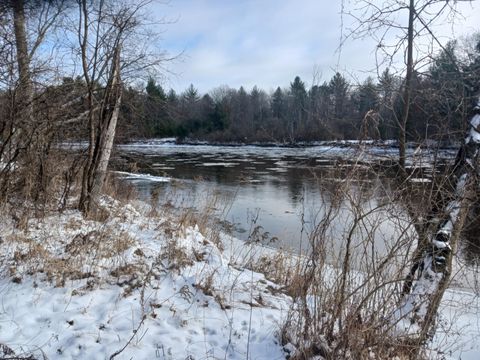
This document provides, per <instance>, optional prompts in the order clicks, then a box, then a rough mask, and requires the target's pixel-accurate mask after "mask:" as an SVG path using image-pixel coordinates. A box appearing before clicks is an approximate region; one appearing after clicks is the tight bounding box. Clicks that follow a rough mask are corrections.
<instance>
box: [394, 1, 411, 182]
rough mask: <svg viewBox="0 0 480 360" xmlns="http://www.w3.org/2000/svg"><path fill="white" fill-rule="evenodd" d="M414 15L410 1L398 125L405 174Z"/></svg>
mask: <svg viewBox="0 0 480 360" xmlns="http://www.w3.org/2000/svg"><path fill="white" fill-rule="evenodd" d="M414 13H415V2H414V0H410V5H409V7H408V41H407V74H406V76H405V88H404V92H403V109H402V110H403V111H402V118H401V119H400V123H399V133H398V151H399V154H398V157H399V158H398V163H399V165H400V169H401V171H402V172H403V173H405V159H406V147H407V146H406V142H407V136H406V134H407V121H408V116H409V112H410V102H411V97H412V77H413V18H414Z"/></svg>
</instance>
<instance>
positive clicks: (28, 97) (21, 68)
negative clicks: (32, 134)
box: [12, 0, 33, 125]
mask: <svg viewBox="0 0 480 360" xmlns="http://www.w3.org/2000/svg"><path fill="white" fill-rule="evenodd" d="M12 7H13V25H14V32H15V45H16V50H17V64H18V74H19V84H18V92H17V94H18V95H17V102H18V104H19V108H20V110H21V111H22V112H23V113H24V116H22V120H23V121H22V123H23V122H25V121H29V120H30V119H31V118H32V117H33V109H32V100H33V86H32V79H31V76H30V57H29V54H28V46H27V35H26V30H25V29H26V20H25V4H24V2H23V0H15V1H12ZM21 125H24V124H21Z"/></svg>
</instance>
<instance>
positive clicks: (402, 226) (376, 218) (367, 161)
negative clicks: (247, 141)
mask: <svg viewBox="0 0 480 360" xmlns="http://www.w3.org/2000/svg"><path fill="white" fill-rule="evenodd" d="M440 155H441V156H437V157H436V158H435V159H436V160H440V161H443V162H445V160H446V159H448V158H453V156H454V152H444V153H441V154H440ZM416 156H418V155H416ZM422 156H423V157H422V158H420V159H417V163H416V166H415V167H414V168H413V170H412V171H411V172H412V178H413V179H414V180H415V179H417V180H418V181H416V182H415V181H412V182H411V184H412V189H417V190H418V191H419V193H418V194H423V193H425V192H428V191H429V187H430V186H431V182H429V181H428V179H429V178H431V177H432V176H434V175H435V172H434V171H433V170H432V169H434V168H435V167H434V166H433V164H432V161H433V160H432V159H433V156H432V155H430V154H428V153H426V154H423V155H422ZM395 157H396V150H392V149H388V148H387V149H381V148H378V149H377V148H371V149H370V150H369V152H365V151H362V149H360V150H358V149H357V150H355V149H350V148H332V147H330V148H325V147H314V148H299V149H282V148H255V147H215V146H175V145H169V146H158V147H152V146H145V147H142V146H126V147H122V148H121V149H120V151H119V156H118V157H117V159H116V162H115V166H116V167H117V169H119V170H123V171H131V170H134V171H136V172H140V173H148V174H151V175H156V176H166V177H169V178H172V179H173V181H171V182H168V183H159V182H152V181H141V180H138V181H136V182H135V185H136V187H137V189H138V192H139V194H140V196H141V197H142V198H143V199H144V200H147V201H150V199H151V198H152V194H153V193H155V194H156V196H157V195H158V199H159V203H160V205H163V204H165V203H168V204H170V205H173V206H176V207H197V208H201V204H202V202H206V201H211V198H212V196H213V197H214V198H216V199H220V201H216V202H215V203H216V204H217V205H218V204H223V206H219V208H218V215H219V217H224V218H225V219H226V220H228V221H229V222H231V223H232V224H234V227H233V229H234V230H233V234H234V235H235V236H237V237H239V238H241V239H247V238H248V235H249V229H251V227H252V222H253V221H256V223H257V224H261V225H262V227H263V229H264V231H266V232H268V233H269V234H270V236H271V237H275V238H278V239H279V241H278V244H277V246H284V247H293V248H295V249H300V248H302V249H305V248H307V247H308V243H307V240H306V239H307V237H308V234H311V233H313V232H314V231H315V226H316V225H317V224H318V223H319V222H320V220H321V219H322V218H323V217H324V216H325V214H326V211H327V210H328V208H329V207H330V206H333V207H336V208H337V210H338V211H336V216H335V219H334V221H332V224H331V227H332V231H333V232H335V234H332V236H335V237H336V238H339V239H342V238H344V237H345V233H347V232H348V230H349V226H350V224H352V222H353V220H354V215H355V214H354V213H353V212H352V207H354V206H356V205H360V206H361V208H362V211H369V210H371V209H375V208H377V207H379V206H381V208H379V209H377V210H375V211H374V212H373V213H372V215H371V216H370V218H369V219H368V221H369V225H371V226H373V227H374V229H375V234H376V235H375V236H378V239H381V241H380V242H379V241H377V240H376V239H373V240H372V241H374V242H377V244H376V247H377V248H376V250H375V251H387V250H388V248H389V246H392V244H389V243H388V241H389V240H388V239H390V240H391V242H392V243H395V242H396V241H398V239H399V237H401V236H411V229H409V227H411V225H410V221H409V217H408V215H407V213H406V212H405V210H404V209H403V208H402V207H401V206H398V201H397V200H399V199H396V200H395V201H393V200H392V196H395V195H393V193H394V191H393V190H392V186H393V185H392V183H393V182H395V178H396V176H395V175H396V174H395V172H394V170H392V167H391V166H390V165H391V164H392V163H393V160H392V158H395ZM373 160H375V161H373ZM352 162H355V164H356V165H357V166H356V167H355V174H351V172H352V171H353V170H352V166H351V165H352ZM347 179H349V181H348V182H346V180H347ZM342 187H344V188H343V191H342V192H341V193H343V194H348V196H346V197H345V196H344V197H342V198H339V196H338V194H339V191H338V190H339V189H341V188H342ZM418 194H417V195H414V196H412V197H411V198H408V199H407V198H405V201H407V202H415V201H417V202H421V201H422V197H421V196H418ZM209 198H210V200H209ZM419 205H420V206H421V205H422V204H419ZM406 229H407V230H408V231H406ZM356 231H357V232H358V233H357V234H356V237H357V238H359V239H365V238H368V236H370V235H369V234H367V233H366V232H365V229H363V230H362V229H357V230H356ZM401 234H403V235H401ZM378 242H379V243H378ZM337 245H338V249H337V250H338V251H340V249H341V245H342V244H341V242H339V243H338V244H337Z"/></svg>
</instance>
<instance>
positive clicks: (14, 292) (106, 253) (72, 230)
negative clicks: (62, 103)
mask: <svg viewBox="0 0 480 360" xmlns="http://www.w3.org/2000/svg"><path fill="white" fill-rule="evenodd" d="M103 206H104V207H105V208H106V209H107V210H108V211H109V213H110V216H109V217H108V219H107V220H106V221H104V222H96V221H93V220H85V219H84V218H83V217H82V216H81V214H80V213H78V212H77V211H74V210H68V211H66V212H64V213H63V214H58V213H57V214H52V215H49V216H47V217H46V218H44V219H31V221H30V223H29V228H28V230H27V231H26V232H20V231H18V230H16V229H15V228H14V226H13V224H12V223H10V222H7V221H3V222H1V223H0V234H1V241H0V264H2V267H1V268H0V273H1V274H2V277H1V279H0V300H1V307H0V344H5V345H7V346H9V347H10V348H11V349H13V350H14V351H15V352H16V354H30V353H33V354H34V355H36V356H37V357H38V358H42V357H43V356H45V357H46V358H48V359H106V358H109V357H110V356H111V355H112V354H114V353H115V352H118V351H120V350H122V349H123V348H124V349H123V351H122V352H121V353H120V354H119V355H118V357H117V359H131V358H133V359H157V358H158V359H162V360H164V359H169V360H170V359H171V360H174V359H218V358H220V359H246V358H247V357H248V358H250V359H284V358H286V355H287V353H286V352H285V351H284V348H282V346H281V345H280V344H279V342H280V340H279V331H280V328H281V326H282V324H283V323H284V321H285V318H286V315H287V311H288V310H289V309H290V306H291V305H292V300H291V298H289V297H288V296H287V295H285V294H283V293H282V292H281V291H278V289H279V286H278V285H276V284H274V283H272V282H271V281H269V280H267V279H266V278H265V276H264V275H263V274H260V273H258V272H254V271H251V270H248V269H247V268H246V267H245V264H246V263H251V262H252V261H255V260H257V259H259V258H260V257H264V256H275V254H276V250H273V249H269V248H263V247H258V246H257V245H246V244H244V243H242V242H240V241H238V240H236V239H234V238H232V237H230V236H227V235H225V234H221V241H222V242H221V244H222V246H221V247H223V248H224V250H223V251H221V250H220V248H219V246H217V245H216V243H214V242H213V241H212V240H211V239H210V238H209V236H204V235H203V234H202V232H201V231H200V230H199V227H198V226H180V225H179V224H176V223H174V222H172V219H168V218H159V217H153V216H149V215H147V214H148V211H149V208H148V206H147V205H145V204H136V206H135V207H134V206H132V205H130V204H127V205H122V204H120V203H119V202H116V201H114V200H112V199H108V198H105V199H104V201H103ZM0 215H1V214H0ZM88 233H90V234H92V233H93V234H96V235H95V236H98V237H100V238H101V240H102V241H101V243H100V244H99V245H98V246H97V247H93V248H92V244H90V243H89V242H88V239H87V238H86V237H84V238H82V237H81V235H83V234H88ZM74 239H77V240H78V239H83V240H82V241H80V242H79V241H75V240H74ZM76 246H77V247H76ZM82 246H86V247H82ZM67 249H70V250H68V251H67ZM72 249H73V250H72ZM75 251H77V253H76V254H77V257H72V254H73V253H74V252H75ZM287 257H288V255H287ZM290 258H291V259H293V257H290ZM62 259H64V260H67V262H66V263H62V264H59V262H60V260H62ZM59 266H60V269H59V271H58V272H55V269H56V268H57V267H59ZM31 269H36V270H37V271H34V272H32V271H31ZM40 270H42V271H40ZM74 271H78V273H75V274H74ZM82 274H83V275H84V278H82V276H79V275H82ZM74 275H75V276H74ZM332 278H333V277H332ZM417 290H418V291H420V289H418V288H417ZM423 290H425V291H427V292H431V291H434V289H433V288H432V289H423ZM410 305H411V306H415V304H410ZM478 305H479V304H478V297H477V295H475V294H474V293H473V292H472V291H460V290H458V289H449V290H448V291H447V293H446V296H445V300H444V301H443V302H442V304H441V308H440V314H441V322H440V324H441V327H440V329H439V331H438V333H437V335H436V336H435V338H434V340H433V343H432V344H431V348H432V351H434V350H436V349H439V348H441V349H448V353H446V354H445V355H446V356H447V359H458V358H459V357H460V356H462V359H477V358H479V357H480V339H478V334H479V325H478V315H477V311H478V308H479V306H478ZM399 326H404V327H406V328H408V327H409V326H410V324H408V323H406V322H401V323H400V325H399ZM409 330H412V328H410V329H409ZM286 348H287V350H289V351H290V352H293V351H294V348H293V346H292V345H291V344H288V345H287V346H286ZM247 353H248V355H247ZM432 354H433V353H432ZM435 354H437V353H435ZM432 357H433V356H432Z"/></svg>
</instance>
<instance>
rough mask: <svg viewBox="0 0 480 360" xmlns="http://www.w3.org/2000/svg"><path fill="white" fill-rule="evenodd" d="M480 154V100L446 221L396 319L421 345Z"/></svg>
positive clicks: (445, 212) (432, 319)
mask: <svg viewBox="0 0 480 360" xmlns="http://www.w3.org/2000/svg"><path fill="white" fill-rule="evenodd" d="M479 154H480V100H479V101H478V102H477V105H476V106H475V107H474V110H473V114H472V116H471V119H470V122H469V128H468V131H467V134H466V137H465V141H464V144H463V146H462V147H461V149H460V150H459V152H458V155H457V159H456V161H455V165H454V171H453V179H452V182H453V184H454V189H455V190H454V192H453V194H452V197H451V200H450V201H449V202H447V204H446V206H445V208H444V209H443V212H442V213H443V217H442V220H441V221H440V222H439V225H438V228H437V230H436V232H435V233H434V234H433V235H432V236H431V238H430V241H429V243H428V245H427V247H426V248H425V249H423V252H422V254H423V255H422V256H421V257H420V258H419V260H418V261H416V263H415V264H414V267H413V269H412V271H413V272H411V274H410V275H412V274H414V273H415V272H416V274H417V279H416V280H412V278H409V279H408V282H409V283H407V284H406V286H405V287H404V295H403V299H402V302H401V305H400V307H399V309H398V310H397V312H396V313H395V316H394V319H395V322H397V328H398V329H399V330H400V332H402V333H404V334H405V335H408V337H409V338H411V339H413V338H414V339H416V340H417V341H418V342H424V341H425V340H427V338H428V336H429V333H430V331H431V330H432V329H433V326H434V323H435V317H436V314H437V312H438V307H439V304H440V301H441V299H442V296H443V294H444V292H445V290H446V288H447V286H448V283H449V280H450V274H451V269H452V257H453V254H454V253H455V250H456V247H457V243H458V240H459V238H460V233H461V230H462V228H463V224H464V222H465V218H466V216H467V212H468V208H469V206H470V205H471V204H470V203H471V199H472V196H470V194H471V193H472V192H473V191H475V185H476V184H477V183H478V181H477V180H478V175H479V173H478V170H479V168H478V157H479Z"/></svg>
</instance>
